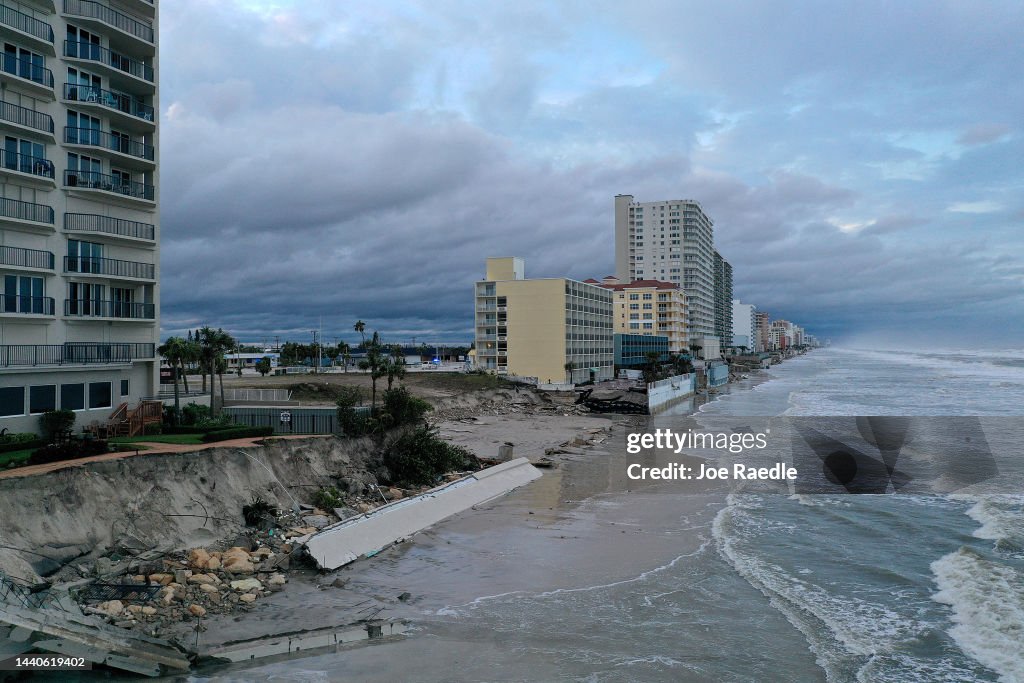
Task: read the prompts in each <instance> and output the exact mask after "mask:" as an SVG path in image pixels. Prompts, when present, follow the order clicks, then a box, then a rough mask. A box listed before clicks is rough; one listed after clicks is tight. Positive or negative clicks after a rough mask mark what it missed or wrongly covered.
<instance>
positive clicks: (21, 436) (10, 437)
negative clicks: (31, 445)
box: [0, 428, 39, 445]
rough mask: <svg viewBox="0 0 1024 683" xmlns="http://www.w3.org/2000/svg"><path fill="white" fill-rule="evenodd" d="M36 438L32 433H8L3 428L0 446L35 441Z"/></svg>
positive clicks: (0, 435) (0, 434)
mask: <svg viewBox="0 0 1024 683" xmlns="http://www.w3.org/2000/svg"><path fill="white" fill-rule="evenodd" d="M38 438H39V437H38V436H36V435H35V434H33V433H32V432H8V431H7V430H6V428H5V429H4V430H3V432H2V433H0V445H4V444H14V443H25V442H26V441H36V440H37V439H38Z"/></svg>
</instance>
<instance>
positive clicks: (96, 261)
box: [68, 240, 103, 273]
mask: <svg viewBox="0 0 1024 683" xmlns="http://www.w3.org/2000/svg"><path fill="white" fill-rule="evenodd" d="M102 258H103V245H102V244H98V243H96V242H83V241H81V240H68V272H69V273H100V272H102V269H101V266H102V264H103V262H102V261H101V260H100V259H102Z"/></svg>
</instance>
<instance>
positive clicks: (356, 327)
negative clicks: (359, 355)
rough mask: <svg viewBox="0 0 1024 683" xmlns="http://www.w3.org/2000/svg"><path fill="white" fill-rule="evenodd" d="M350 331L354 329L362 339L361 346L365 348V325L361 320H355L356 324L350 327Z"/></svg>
mask: <svg viewBox="0 0 1024 683" xmlns="http://www.w3.org/2000/svg"><path fill="white" fill-rule="evenodd" d="M352 329H354V330H355V331H356V332H358V333H359V336H360V337H362V338H363V344H362V345H363V346H364V347H365V346H366V334H365V330H366V323H364V322H363V321H362V320H357V321H356V324H355V325H353V326H352Z"/></svg>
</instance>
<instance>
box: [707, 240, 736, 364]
mask: <svg viewBox="0 0 1024 683" xmlns="http://www.w3.org/2000/svg"><path fill="white" fill-rule="evenodd" d="M712 259H713V261H712V262H713V264H714V302H715V330H714V335H715V336H716V337H718V338H719V339H720V340H721V341H722V346H729V345H731V344H732V265H731V264H730V263H729V262H728V261H726V260H725V259H724V258H722V255H721V254H719V253H718V250H717V249H716V250H715V252H714V254H713V256H712Z"/></svg>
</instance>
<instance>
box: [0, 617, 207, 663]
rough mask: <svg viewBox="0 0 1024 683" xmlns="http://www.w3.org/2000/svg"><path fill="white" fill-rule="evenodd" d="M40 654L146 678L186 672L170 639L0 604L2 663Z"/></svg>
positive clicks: (181, 654) (182, 657) (184, 659)
mask: <svg viewBox="0 0 1024 683" xmlns="http://www.w3.org/2000/svg"><path fill="white" fill-rule="evenodd" d="M34 650H41V651H43V652H49V653H53V654H59V655H64V656H67V657H82V658H84V659H85V660H86V661H88V662H91V663H93V664H103V665H106V666H109V667H111V668H114V669H121V670H123V671H131V672H132V673H137V674H142V675H143V676H160V675H162V674H164V673H169V672H186V671H188V670H189V667H190V662H189V660H188V658H187V657H186V655H185V653H184V652H182V651H181V650H179V649H178V648H176V647H175V646H173V645H172V644H171V643H170V642H168V641H166V640H160V639H157V638H150V637H148V636H144V635H141V634H138V633H133V632H131V631H126V630H124V629H120V628H116V627H113V626H109V625H107V624H105V623H104V622H102V621H100V620H98V619H93V618H91V617H87V616H83V615H78V614H74V613H73V612H64V611H59V610H55V609H49V608H43V609H29V608H26V607H23V606H15V605H12V604H8V603H4V602H0V658H6V657H11V656H14V655H17V654H22V653H25V652H30V651H34Z"/></svg>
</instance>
